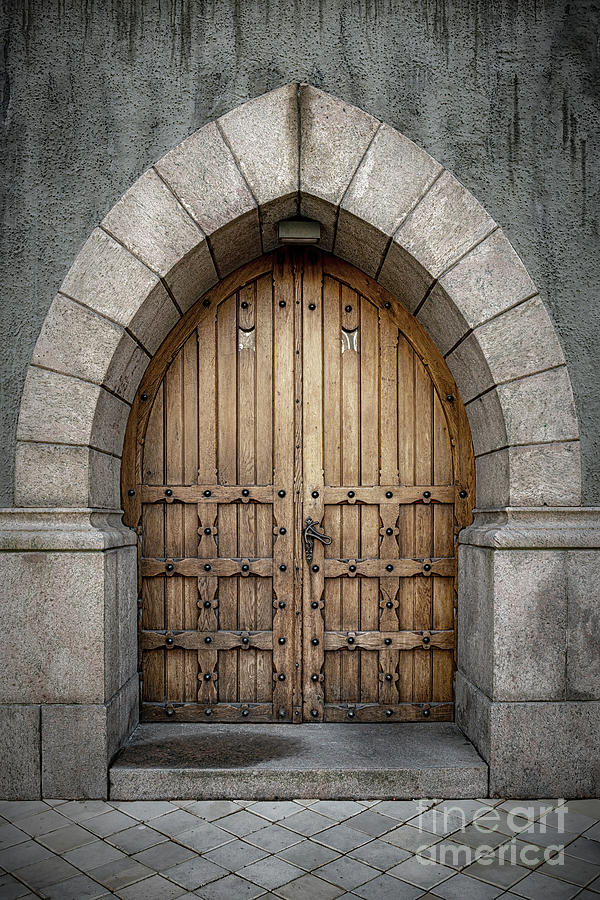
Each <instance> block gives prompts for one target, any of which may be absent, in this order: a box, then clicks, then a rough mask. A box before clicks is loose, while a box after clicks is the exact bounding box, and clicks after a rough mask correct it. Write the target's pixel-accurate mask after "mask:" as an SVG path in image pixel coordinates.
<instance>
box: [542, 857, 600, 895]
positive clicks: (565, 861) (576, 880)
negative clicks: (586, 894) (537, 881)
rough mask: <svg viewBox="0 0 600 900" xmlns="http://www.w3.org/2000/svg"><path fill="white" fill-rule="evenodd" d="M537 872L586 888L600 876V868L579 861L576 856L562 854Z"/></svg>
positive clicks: (581, 860) (582, 860)
mask: <svg viewBox="0 0 600 900" xmlns="http://www.w3.org/2000/svg"><path fill="white" fill-rule="evenodd" d="M537 871H538V872H539V873H540V875H548V876H550V877H551V878H560V879H561V881H569V882H571V883H572V884H578V885H579V886H580V887H585V886H586V885H587V884H589V883H590V882H591V881H593V880H594V879H595V878H597V877H598V875H600V866H598V865H597V864H596V865H595V864H594V863H589V862H586V861H585V860H584V859H577V858H576V857H575V856H568V855H567V854H566V853H564V854H563V853H561V854H559V855H558V856H556V857H555V858H554V859H553V860H552V859H551V860H549V861H548V862H546V863H544V865H543V866H540V868H539V869H537Z"/></svg>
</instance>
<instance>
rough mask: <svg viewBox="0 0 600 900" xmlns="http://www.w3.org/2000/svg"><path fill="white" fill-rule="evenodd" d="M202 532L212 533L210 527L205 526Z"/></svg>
mask: <svg viewBox="0 0 600 900" xmlns="http://www.w3.org/2000/svg"><path fill="white" fill-rule="evenodd" d="M204 534H212V528H205V529H204Z"/></svg>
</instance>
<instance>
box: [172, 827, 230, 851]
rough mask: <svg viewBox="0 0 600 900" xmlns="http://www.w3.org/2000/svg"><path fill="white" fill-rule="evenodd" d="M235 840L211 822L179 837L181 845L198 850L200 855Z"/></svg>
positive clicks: (184, 832)
mask: <svg viewBox="0 0 600 900" xmlns="http://www.w3.org/2000/svg"><path fill="white" fill-rule="evenodd" d="M200 821H202V820H200ZM233 839H234V838H233V835H232V834H230V832H228V831H223V829H222V828H218V827H217V826H216V825H213V824H212V823H211V822H204V823H203V824H202V825H197V826H196V828H192V829H191V830H190V831H183V832H182V833H181V834H178V835H177V840H178V842H179V843H180V844H185V846H186V847H191V848H192V850H197V851H198V853H204V852H205V851H206V850H214V849H215V847H220V846H221V845H222V844H227V843H229V841H232V840H233Z"/></svg>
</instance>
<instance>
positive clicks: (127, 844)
mask: <svg viewBox="0 0 600 900" xmlns="http://www.w3.org/2000/svg"><path fill="white" fill-rule="evenodd" d="M107 840H108V843H109V844H113V845H114V846H115V847H118V848H119V850H122V851H123V852H124V853H131V854H133V853H139V852H140V851H141V850H147V849H148V847H155V846H156V844H161V843H163V842H164V841H166V840H168V838H167V837H166V835H164V834H160V833H159V832H158V831H155V830H154V828H151V827H150V825H140V824H137V825H134V826H133V827H132V828H126V829H125V831H118V832H117V834H112V835H111V836H110V837H109V838H107Z"/></svg>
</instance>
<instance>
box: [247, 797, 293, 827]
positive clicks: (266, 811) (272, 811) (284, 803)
mask: <svg viewBox="0 0 600 900" xmlns="http://www.w3.org/2000/svg"><path fill="white" fill-rule="evenodd" d="M300 811H301V807H299V806H298V804H297V803H293V802H292V801H291V800H273V801H262V800H261V801H259V802H257V803H251V804H250V806H249V807H248V812H251V813H253V814H254V815H256V816H263V818H265V819H269V821H270V822H280V821H281V819H285V818H286V817H287V816H293V815H294V814H295V813H297V812H300Z"/></svg>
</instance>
